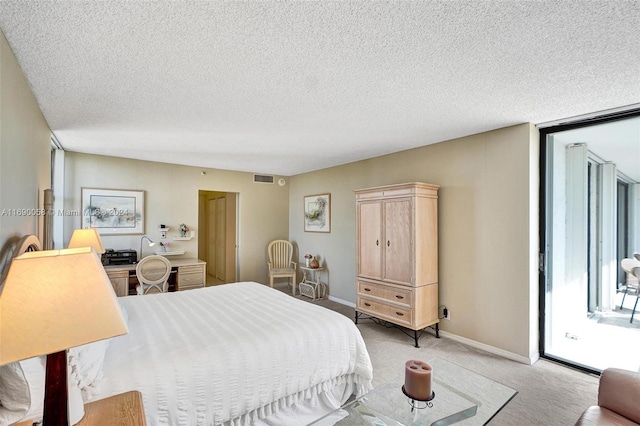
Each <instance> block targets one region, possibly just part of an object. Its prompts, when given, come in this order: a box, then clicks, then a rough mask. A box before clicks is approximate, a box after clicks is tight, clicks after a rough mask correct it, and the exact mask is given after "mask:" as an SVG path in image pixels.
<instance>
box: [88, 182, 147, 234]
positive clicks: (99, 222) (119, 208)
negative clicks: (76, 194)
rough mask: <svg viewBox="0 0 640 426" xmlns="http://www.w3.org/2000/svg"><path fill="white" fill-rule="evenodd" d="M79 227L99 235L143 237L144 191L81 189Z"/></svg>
mask: <svg viewBox="0 0 640 426" xmlns="http://www.w3.org/2000/svg"><path fill="white" fill-rule="evenodd" d="M81 205H82V227H83V228H95V229H97V230H98V232H99V233H100V234H101V235H124V234H144V191H127V190H120V189H99V188H82V200H81Z"/></svg>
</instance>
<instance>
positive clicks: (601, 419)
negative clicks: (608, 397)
mask: <svg viewBox="0 0 640 426" xmlns="http://www.w3.org/2000/svg"><path fill="white" fill-rule="evenodd" d="M637 424H638V423H634V422H632V421H631V420H629V419H627V418H626V417H623V416H621V415H620V414H617V413H614V412H613V411H611V410H607V409H606V408H602V407H599V406H597V405H594V406H591V407H589V408H587V409H586V410H585V411H584V413H582V415H581V416H580V418H579V419H578V421H577V422H576V426H627V425H637Z"/></svg>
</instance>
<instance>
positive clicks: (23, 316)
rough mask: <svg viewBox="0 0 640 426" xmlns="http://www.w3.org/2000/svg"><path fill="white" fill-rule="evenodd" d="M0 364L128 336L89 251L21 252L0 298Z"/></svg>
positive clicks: (108, 286)
mask: <svg viewBox="0 0 640 426" xmlns="http://www.w3.org/2000/svg"><path fill="white" fill-rule="evenodd" d="M0 317H1V321H0V365H2V364H7V363H10V362H14V361H18V360H22V359H25V358H31V357H34V356H39V355H47V354H51V353H55V352H59V351H62V350H66V349H68V348H70V347H74V346H79V345H83V344H85V343H91V342H95V341H97V340H102V339H107V338H109V337H114V336H119V335H121V334H126V333H128V331H129V330H128V329H127V325H126V323H125V321H124V318H123V316H122V312H121V310H120V306H119V304H118V301H117V298H116V295H115V292H114V291H113V287H112V285H111V282H110V281H109V278H108V277H107V274H106V272H105V270H104V268H103V266H102V264H101V263H100V259H99V258H98V256H96V254H95V252H94V251H93V249H91V248H79V249H67V250H47V251H37V252H29V253H25V254H23V255H22V256H20V257H17V258H15V259H14V260H13V261H12V262H11V266H10V268H9V273H8V275H7V279H6V281H5V284H4V287H3V288H2V293H0Z"/></svg>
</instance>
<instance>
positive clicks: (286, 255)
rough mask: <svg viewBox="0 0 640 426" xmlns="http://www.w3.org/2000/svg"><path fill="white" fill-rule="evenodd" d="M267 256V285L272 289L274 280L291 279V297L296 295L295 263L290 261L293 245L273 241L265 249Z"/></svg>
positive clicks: (283, 241)
mask: <svg viewBox="0 0 640 426" xmlns="http://www.w3.org/2000/svg"><path fill="white" fill-rule="evenodd" d="M267 253H268V254H269V263H268V266H269V285H270V286H271V287H272V288H273V279H274V278H287V281H288V279H289V278H291V287H292V292H293V295H294V296H295V295H296V267H297V265H298V264H297V263H296V262H294V261H292V260H291V259H292V257H293V245H292V244H291V243H290V242H289V241H286V240H275V241H271V242H270V243H269V246H268V247H267Z"/></svg>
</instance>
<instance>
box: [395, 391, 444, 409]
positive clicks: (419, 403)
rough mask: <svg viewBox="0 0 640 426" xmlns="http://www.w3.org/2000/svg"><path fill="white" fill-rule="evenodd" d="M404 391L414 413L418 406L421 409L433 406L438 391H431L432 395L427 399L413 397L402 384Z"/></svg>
mask: <svg viewBox="0 0 640 426" xmlns="http://www.w3.org/2000/svg"><path fill="white" fill-rule="evenodd" d="M402 393H403V394H404V395H405V396H406V397H407V398H409V405H410V406H411V412H412V413H413V410H415V409H416V408H417V409H419V410H423V409H425V408H427V407H428V408H431V407H433V402H431V401H433V399H434V398H435V397H436V393H435V392H433V391H432V392H431V396H430V397H429V398H427V399H417V398H414V397H412V396H411V395H409V394H408V393H407V392H406V391H405V390H404V386H402Z"/></svg>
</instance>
